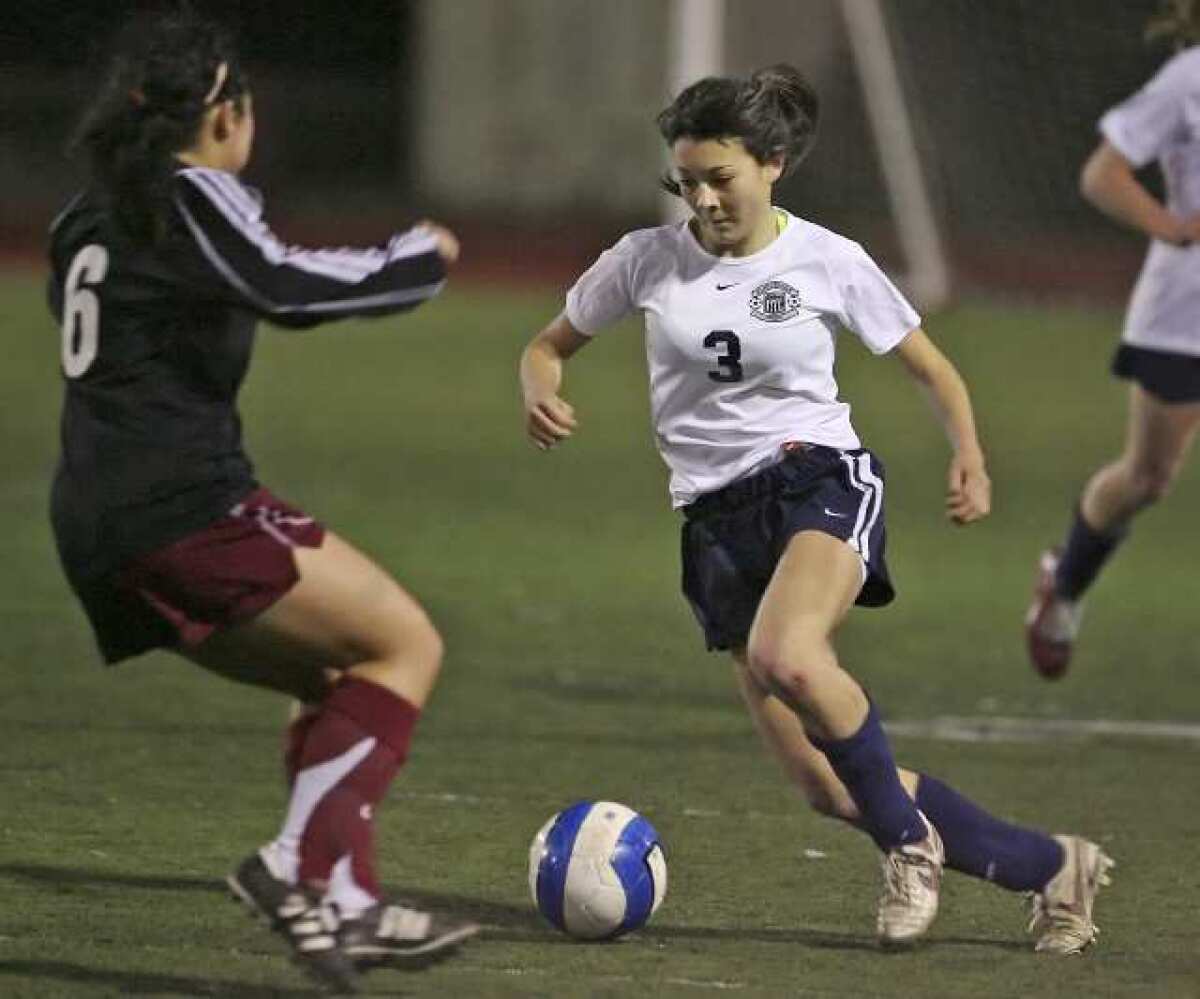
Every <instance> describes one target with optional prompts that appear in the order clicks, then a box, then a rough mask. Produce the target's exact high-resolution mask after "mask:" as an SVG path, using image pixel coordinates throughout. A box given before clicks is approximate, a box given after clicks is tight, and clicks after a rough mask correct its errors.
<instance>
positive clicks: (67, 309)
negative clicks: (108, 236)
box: [62, 243, 108, 378]
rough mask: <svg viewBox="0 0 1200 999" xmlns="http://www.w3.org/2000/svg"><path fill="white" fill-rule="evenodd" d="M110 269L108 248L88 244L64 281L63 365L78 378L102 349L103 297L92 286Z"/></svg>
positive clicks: (69, 375)
mask: <svg viewBox="0 0 1200 999" xmlns="http://www.w3.org/2000/svg"><path fill="white" fill-rule="evenodd" d="M107 273H108V250H106V249H105V248H104V247H103V246H100V245H99V244H98V243H91V244H89V245H88V246H85V247H84V248H83V249H82V250H80V251H79V252H78V253H77V254H75V259H74V260H72V261H71V269H70V270H69V271H67V280H66V283H65V284H64V285H63V310H62V366H63V372H64V373H65V374H66V376H67V377H68V378H78V377H79V376H80V375H82V374H83V373H84V372H85V371H87V369H88V368H90V367H91V366H92V362H93V361H94V360H95V359H96V352H97V351H98V350H99V349H100V299H99V298H97V297H96V293H95V292H94V291H92V290H91V288H90V287H88V286H95V285H98V284H99V283H100V282H101V281H103V280H104V275H105V274H107Z"/></svg>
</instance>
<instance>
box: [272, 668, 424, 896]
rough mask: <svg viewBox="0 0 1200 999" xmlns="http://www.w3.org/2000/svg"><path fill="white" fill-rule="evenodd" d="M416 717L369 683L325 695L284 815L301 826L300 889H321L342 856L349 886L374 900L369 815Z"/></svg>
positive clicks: (348, 683) (351, 683)
mask: <svg viewBox="0 0 1200 999" xmlns="http://www.w3.org/2000/svg"><path fill="white" fill-rule="evenodd" d="M418 717H420V711H419V709H417V708H416V707H415V706H414V705H412V704H410V703H409V702H408V701H406V700H405V699H404V698H402V697H399V696H397V695H396V694H393V693H392V692H391V691H390V690H387V689H386V688H384V687H381V686H379V684H376V683H371V682H369V681H366V680H359V679H354V678H350V679H346V680H343V681H342V682H341V683H339V684H338V685H337V686H336V687H335V688H334V689H333V692H332V693H331V694H330V695H329V697H328V698H327V699H326V701H325V703H324V704H323V705H322V708H321V710H320V712H319V713H318V714H317V715H316V716H315V717H314V719H313V721H312V723H311V724H310V725H309V726H308V731H307V734H306V736H305V737H304V740H303V747H302V749H301V752H300V757H299V767H298V770H297V774H296V780H295V785H294V791H293V799H292V806H291V812H290V815H289V818H291V817H293V816H295V817H297V818H298V819H300V820H301V821H302V822H303V832H302V833H301V835H300V849H299V853H300V869H299V877H300V880H301V881H302V882H305V883H309V882H317V883H324V882H327V881H328V879H329V874H330V871H331V870H332V869H333V865H334V864H335V863H337V861H338V860H340V859H341V858H342V857H344V856H346V855H349V856H350V858H351V871H352V873H353V875H354V879H355V881H356V882H357V883H358V884H359V885H360V886H361V887H362V888H363V889H364V890H366V891H368V892H370V893H371V894H373V895H376V896H378V892H379V887H378V880H377V878H376V875H375V864H374V855H373V845H372V833H373V828H374V810H375V806H376V805H378V803H379V802H380V801H381V800H382V799H383V796H384V794H385V793H386V792H387V789H388V786H389V785H390V784H391V782H392V778H393V777H395V775H396V771H397V770H399V769H400V767H401V765H402V764H403V763H404V760H405V758H406V757H407V756H408V746H409V742H410V740H411V738H412V730H413V727H414V725H415V724H416V722H417V719H418Z"/></svg>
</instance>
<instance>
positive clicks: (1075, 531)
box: [1054, 508, 1129, 600]
mask: <svg viewBox="0 0 1200 999" xmlns="http://www.w3.org/2000/svg"><path fill="white" fill-rule="evenodd" d="M1128 533H1129V528H1128V526H1126V525H1122V526H1120V527H1117V528H1115V529H1110V530H1108V531H1105V532H1103V533H1102V532H1100V531H1097V530H1096V529H1095V528H1093V527H1092V526H1091V525H1090V524H1089V523H1088V522H1087V521H1086V520H1084V519H1083V511H1082V510H1080V509H1078V508H1076V510H1075V519H1074V521H1072V523H1071V532H1070V533H1069V534H1068V535H1067V545H1066V547H1065V548H1064V549H1063V553H1062V558H1061V559H1059V562H1058V572H1057V573H1056V574H1055V578H1054V586H1055V589H1056V590H1058V592H1059V595H1060V596H1064V597H1066V598H1067V599H1068V600H1078V599H1079V598H1080V597H1081V596H1083V594H1084V593H1085V592H1087V589H1088V587H1090V586H1091V585H1092V583H1093V582H1095V579H1096V576H1098V575H1099V574H1100V570H1101V569H1102V568H1104V563H1105V562H1107V561H1108V560H1109V558H1110V557H1111V556H1112V553H1113V552H1114V551H1116V550H1117V546H1118V545H1119V544H1120V543H1121V542H1122V541H1124V540H1125V536H1126V535H1127V534H1128Z"/></svg>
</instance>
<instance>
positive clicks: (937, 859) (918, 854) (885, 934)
mask: <svg viewBox="0 0 1200 999" xmlns="http://www.w3.org/2000/svg"><path fill="white" fill-rule="evenodd" d="M918 814H921V813H918ZM921 821H922V822H924V823H925V828H926V829H928V830H929V835H928V836H926V837H925V839H923V840H921V841H920V842H919V843H906V844H905V845H903V846H897V847H894V848H893V849H891V850H889V851H888V852H887V853H885V854H884V855H883V894H882V895H881V896H880V897H879V915H878V918H877V920H876V932H877V933H878V935H879V941H880V943H882V944H883V945H884V946H885V947H903V946H905V945H907V944H911V943H915V942H916V941H917V940H919V939H920V938H921V937H923V936H924V935H925V931H926V930H928V929H929V927H930V926H932V925H933V920H934V918H935V917H936V916H937V911H938V892H939V890H940V889H941V884H942V867H943V865H944V864H945V862H946V850H945V847H943V846H942V837H941V836H939V835H938V831H937V830H936V829H934V828H933V825H932V824H931V823H930V821H929V820H928V819H927V818H925V816H924V814H921Z"/></svg>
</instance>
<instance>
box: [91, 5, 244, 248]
mask: <svg viewBox="0 0 1200 999" xmlns="http://www.w3.org/2000/svg"><path fill="white" fill-rule="evenodd" d="M222 67H224V69H222ZM245 91H246V84H245V78H244V76H243V74H242V69H241V66H240V64H239V62H238V58H237V53H236V51H235V50H234V46H233V43H232V41H231V40H230V38H229V36H228V35H227V34H226V33H225V31H224V30H223V29H222V28H221V27H220V26H218V25H216V24H214V23H213V22H211V21H208V20H205V19H203V18H201V17H200V16H199V15H197V14H196V13H195V12H194V11H193V10H192V9H191V8H190V7H188V6H181V7H179V8H177V9H175V10H173V11H171V12H169V13H166V14H158V15H154V16H150V17H144V18H139V19H137V20H135V21H133V22H132V23H130V24H129V25H128V26H127V27H126V28H125V29H124V30H123V31H122V32H121V33H120V35H119V36H118V38H117V42H116V45H115V47H114V52H113V55H112V59H111V62H110V65H109V68H108V71H107V74H106V76H105V79H104V82H103V84H102V86H101V88H100V91H99V93H98V95H97V97H96V99H95V100H94V102H93V103H92V105H91V106H90V107H89V108H88V109H87V111H86V112H85V113H84V115H83V118H82V120H81V121H80V123H79V126H78V128H77V130H76V133H75V136H74V139H73V141H72V148H77V149H82V150H84V151H85V152H86V154H87V157H88V160H89V163H90V167H91V173H92V180H93V182H94V184H95V186H96V188H97V189H98V192H99V193H100V194H101V196H103V197H105V198H106V199H107V200H108V201H109V202H110V204H111V206H112V208H113V212H114V215H115V217H116V220H117V223H118V225H119V227H120V228H121V230H122V231H123V232H124V234H125V235H126V236H128V237H129V238H130V239H131V240H133V241H134V242H136V243H156V242H158V241H159V240H160V238H161V237H162V235H163V233H164V231H165V228H166V219H167V216H168V213H169V211H170V190H171V177H172V175H173V173H174V170H175V165H176V164H175V154H176V153H177V152H179V151H180V150H183V149H186V148H187V147H188V146H190V145H191V144H192V143H193V142H194V141H195V139H196V135H197V133H198V131H199V129H200V124H201V120H202V119H203V117H204V113H205V111H206V110H207V109H208V108H209V107H211V106H212V105H214V104H217V103H219V102H221V101H226V100H231V99H232V100H236V99H239V98H240V97H241V96H242V95H243V94H244V93H245Z"/></svg>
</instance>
